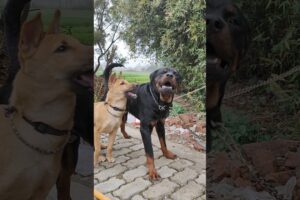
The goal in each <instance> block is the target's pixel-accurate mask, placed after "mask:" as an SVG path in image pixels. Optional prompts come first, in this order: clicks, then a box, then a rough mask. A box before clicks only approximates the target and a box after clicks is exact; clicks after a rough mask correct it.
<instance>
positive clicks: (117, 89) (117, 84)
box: [107, 74, 136, 98]
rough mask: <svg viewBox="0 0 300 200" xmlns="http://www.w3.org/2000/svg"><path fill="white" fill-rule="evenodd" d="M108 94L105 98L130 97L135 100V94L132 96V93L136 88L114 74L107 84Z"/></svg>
mask: <svg viewBox="0 0 300 200" xmlns="http://www.w3.org/2000/svg"><path fill="white" fill-rule="evenodd" d="M108 84H109V85H108V87H109V94H108V96H107V98H110V97H112V96H114V98H118V97H122V98H123V97H125V98H126V97H132V98H135V97H136V94H133V93H132V91H133V90H134V89H135V88H136V85H135V84H132V83H129V82H128V81H127V80H125V79H122V78H121V77H117V76H116V75H115V74H112V75H111V76H110V77H109V82H108Z"/></svg>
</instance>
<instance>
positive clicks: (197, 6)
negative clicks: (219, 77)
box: [112, 0, 205, 110]
mask: <svg viewBox="0 0 300 200" xmlns="http://www.w3.org/2000/svg"><path fill="white" fill-rule="evenodd" d="M204 8H205V1H204V0H200V1H193V0H165V1H161V0H153V1H147V0H121V1H113V7H112V9H113V10H114V18H116V19H120V18H121V16H122V18H123V25H124V26H123V30H122V32H123V35H122V36H123V39H124V40H126V42H127V43H128V44H129V45H130V48H131V50H132V51H134V52H142V53H145V54H148V55H155V56H156V58H158V59H159V60H161V61H163V62H164V63H165V66H171V67H175V68H177V69H178V70H179V71H180V73H181V74H182V76H183V84H182V85H183V89H184V90H185V91H192V90H194V89H197V88H200V87H202V86H204V85H205V78H204V71H205V21H204V19H203V17H202V12H201V11H202V10H203V9H204ZM116 21H117V20H116ZM204 96H205V95H204V91H200V92H198V93H195V96H194V97H193V98H194V99H195V101H197V102H198V104H197V105H198V108H199V110H200V109H204Z"/></svg>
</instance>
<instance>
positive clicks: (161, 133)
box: [155, 120, 177, 159]
mask: <svg viewBox="0 0 300 200" xmlns="http://www.w3.org/2000/svg"><path fill="white" fill-rule="evenodd" d="M155 128H156V132H157V135H158V138H159V142H160V146H161V151H162V153H163V155H164V156H165V157H166V158H168V159H175V158H176V157H177V156H176V154H174V153H172V152H171V151H169V150H168V149H167V145H166V133H165V123H164V120H160V121H158V122H157V124H156V127H155Z"/></svg>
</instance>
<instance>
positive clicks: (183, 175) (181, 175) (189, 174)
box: [171, 168, 198, 185]
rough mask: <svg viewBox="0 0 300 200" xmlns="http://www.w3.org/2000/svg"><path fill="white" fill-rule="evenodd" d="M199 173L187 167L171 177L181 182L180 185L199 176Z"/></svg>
mask: <svg viewBox="0 0 300 200" xmlns="http://www.w3.org/2000/svg"><path fill="white" fill-rule="evenodd" d="M197 175H198V174H197V173H196V172H195V171H194V170H192V169H189V168H186V169H185V170H183V171H182V172H178V173H176V174H175V175H174V176H173V177H171V180H173V181H175V182H176V183H179V184H180V185H184V184H186V183H187V182H188V181H189V180H192V179H194V178H196V177H197Z"/></svg>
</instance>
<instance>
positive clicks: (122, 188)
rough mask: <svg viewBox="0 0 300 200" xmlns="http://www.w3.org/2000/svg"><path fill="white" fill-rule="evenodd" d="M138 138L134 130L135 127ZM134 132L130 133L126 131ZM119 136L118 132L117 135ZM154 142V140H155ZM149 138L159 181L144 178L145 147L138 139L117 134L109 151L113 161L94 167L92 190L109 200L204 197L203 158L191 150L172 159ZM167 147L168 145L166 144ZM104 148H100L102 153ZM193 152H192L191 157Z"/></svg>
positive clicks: (194, 199)
mask: <svg viewBox="0 0 300 200" xmlns="http://www.w3.org/2000/svg"><path fill="white" fill-rule="evenodd" d="M134 131H136V132H137V133H136V134H137V135H139V137H140V133H139V130H138V129H135V130H134ZM129 133H130V135H132V136H133V135H134V134H133V132H129ZM119 135H120V134H119ZM157 141H158V140H157ZM157 141H156V143H155V140H153V145H154V146H153V150H154V158H155V159H154V163H155V168H156V170H157V172H158V173H159V175H160V176H161V179H160V180H156V181H150V180H149V179H148V175H147V173H148V168H147V165H146V156H145V150H144V146H143V143H142V140H141V138H134V137H133V138H131V139H129V140H128V139H124V138H123V137H122V136H121V135H120V136H118V137H117V139H116V144H115V146H114V150H113V156H114V157H115V159H116V161H115V163H108V162H107V161H106V162H102V163H100V166H98V167H97V168H95V169H94V173H95V174H94V185H95V189H96V190H99V191H101V192H102V193H104V194H105V195H106V196H108V197H109V198H110V199H111V200H120V199H121V200H127V199H128V200H129V199H130V200H146V199H150V200H173V199H174V200H177V199H182V200H202V199H203V200H204V199H205V184H206V175H205V174H206V171H205V159H202V157H203V156H202V155H201V156H202V157H201V156H200V158H201V159H200V160H197V159H198V158H199V152H196V151H194V150H191V149H186V147H183V148H185V149H184V150H183V152H188V154H189V156H187V157H185V156H184V155H185V154H184V153H180V152H175V153H177V155H178V157H177V158H176V159H175V160H172V159H167V158H165V157H164V156H163V155H162V152H161V150H160V144H159V141H158V142H157ZM168 146H169V147H170V148H171V147H172V145H171V144H170V145H168ZM105 152H106V150H103V153H105ZM193 155H195V156H194V157H193Z"/></svg>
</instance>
